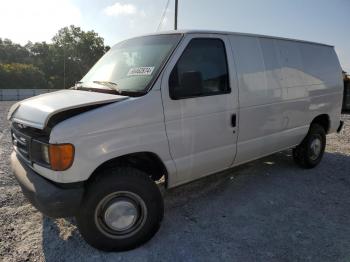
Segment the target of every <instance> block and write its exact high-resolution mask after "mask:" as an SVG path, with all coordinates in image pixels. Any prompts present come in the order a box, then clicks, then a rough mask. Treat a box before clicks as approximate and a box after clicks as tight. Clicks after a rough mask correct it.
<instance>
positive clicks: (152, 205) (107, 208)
mask: <svg viewBox="0 0 350 262" xmlns="http://www.w3.org/2000/svg"><path fill="white" fill-rule="evenodd" d="M163 213H164V207H163V199H162V195H161V193H160V191H159V189H158V187H157V185H156V184H155V183H154V182H153V181H152V180H151V179H150V178H149V177H148V176H147V175H146V174H144V173H143V172H141V171H139V170H137V169H134V168H130V167H125V168H112V169H107V170H104V171H103V174H99V176H98V177H97V179H96V180H95V181H94V182H92V183H91V184H90V186H89V187H88V188H87V192H86V196H85V198H84V200H83V204H82V206H81V208H80V211H79V213H78V215H77V217H76V218H77V224H78V228H79V231H80V233H81V235H82V236H83V238H84V239H85V240H86V241H87V242H88V243H89V244H90V245H91V246H93V247H95V248H97V249H101V250H104V251H123V250H129V249H132V248H135V247H137V246H139V245H141V244H143V243H144V242H146V241H147V240H149V239H150V238H151V237H152V236H153V235H154V234H155V233H156V232H157V231H158V229H159V226H160V223H161V221H162V218H163Z"/></svg>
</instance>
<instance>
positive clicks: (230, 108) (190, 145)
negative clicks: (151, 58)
mask: <svg viewBox="0 0 350 262" xmlns="http://www.w3.org/2000/svg"><path fill="white" fill-rule="evenodd" d="M230 50H231V49H230V46H229V42H228V40H227V38H226V36H225V35H218V34H187V35H186V36H185V37H184V39H183V41H182V42H181V43H180V46H179V47H178V48H177V50H176V52H175V54H174V56H173V58H172V59H171V61H169V63H168V65H167V67H166V69H165V71H164V73H163V77H162V87H161V90H162V100H163V105H164V116H165V127H166V132H167V136H168V141H169V148H170V154H171V156H172V158H173V160H174V162H175V165H176V168H177V184H181V183H184V182H188V181H191V180H194V179H196V178H199V177H202V176H205V175H208V174H211V173H214V172H217V171H220V170H223V169H225V168H228V167H230V166H231V165H232V163H233V160H234V157H235V154H236V142H237V131H238V129H237V128H238V119H237V117H238V95H237V84H236V79H235V74H234V73H233V74H232V72H234V65H233V59H232V53H231V52H230Z"/></svg>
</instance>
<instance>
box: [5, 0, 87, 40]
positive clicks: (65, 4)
mask: <svg viewBox="0 0 350 262" xmlns="http://www.w3.org/2000/svg"><path fill="white" fill-rule="evenodd" d="M0 6H1V15H0V37H1V38H10V39H11V40H13V41H14V42H19V43H21V44H24V43H26V42H27V41H28V40H30V41H32V42H35V41H50V40H51V38H52V37H53V36H54V35H55V34H56V33H57V31H58V30H59V29H60V28H62V27H64V26H69V25H71V24H74V25H76V26H79V25H80V23H81V13H80V11H79V9H78V8H77V7H76V6H75V5H74V4H73V3H72V1H71V0H31V1H27V0H11V1H9V0H0Z"/></svg>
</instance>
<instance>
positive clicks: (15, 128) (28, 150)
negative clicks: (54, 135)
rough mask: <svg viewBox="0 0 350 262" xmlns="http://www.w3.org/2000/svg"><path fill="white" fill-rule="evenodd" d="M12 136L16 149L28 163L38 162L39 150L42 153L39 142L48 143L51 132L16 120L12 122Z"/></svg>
mask: <svg viewBox="0 0 350 262" xmlns="http://www.w3.org/2000/svg"><path fill="white" fill-rule="evenodd" d="M11 137H12V144H13V147H14V150H15V151H16V153H17V154H18V155H19V156H20V157H21V158H22V159H23V160H24V161H25V162H27V163H28V164H32V163H33V162H36V163H37V162H38V161H37V160H38V159H37V155H38V152H39V153H40V147H39V146H40V144H38V142H41V143H47V142H48V141H49V134H48V133H47V132H46V131H43V130H40V129H36V128H32V127H28V126H24V125H21V124H18V123H16V122H13V123H12V126H11ZM39 162H40V161H39ZM38 164H40V163H38Z"/></svg>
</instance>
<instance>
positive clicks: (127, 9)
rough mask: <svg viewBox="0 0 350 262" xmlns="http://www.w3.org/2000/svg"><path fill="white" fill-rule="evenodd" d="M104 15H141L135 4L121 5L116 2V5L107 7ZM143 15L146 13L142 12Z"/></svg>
mask: <svg viewBox="0 0 350 262" xmlns="http://www.w3.org/2000/svg"><path fill="white" fill-rule="evenodd" d="M104 13H105V14H106V15H108V16H119V15H135V14H137V13H139V11H138V9H137V8H136V6H135V5H133V4H121V3H119V2H116V3H115V4H113V5H111V6H107V7H106V8H105V9H104ZM140 13H141V14H143V13H144V11H140Z"/></svg>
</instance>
